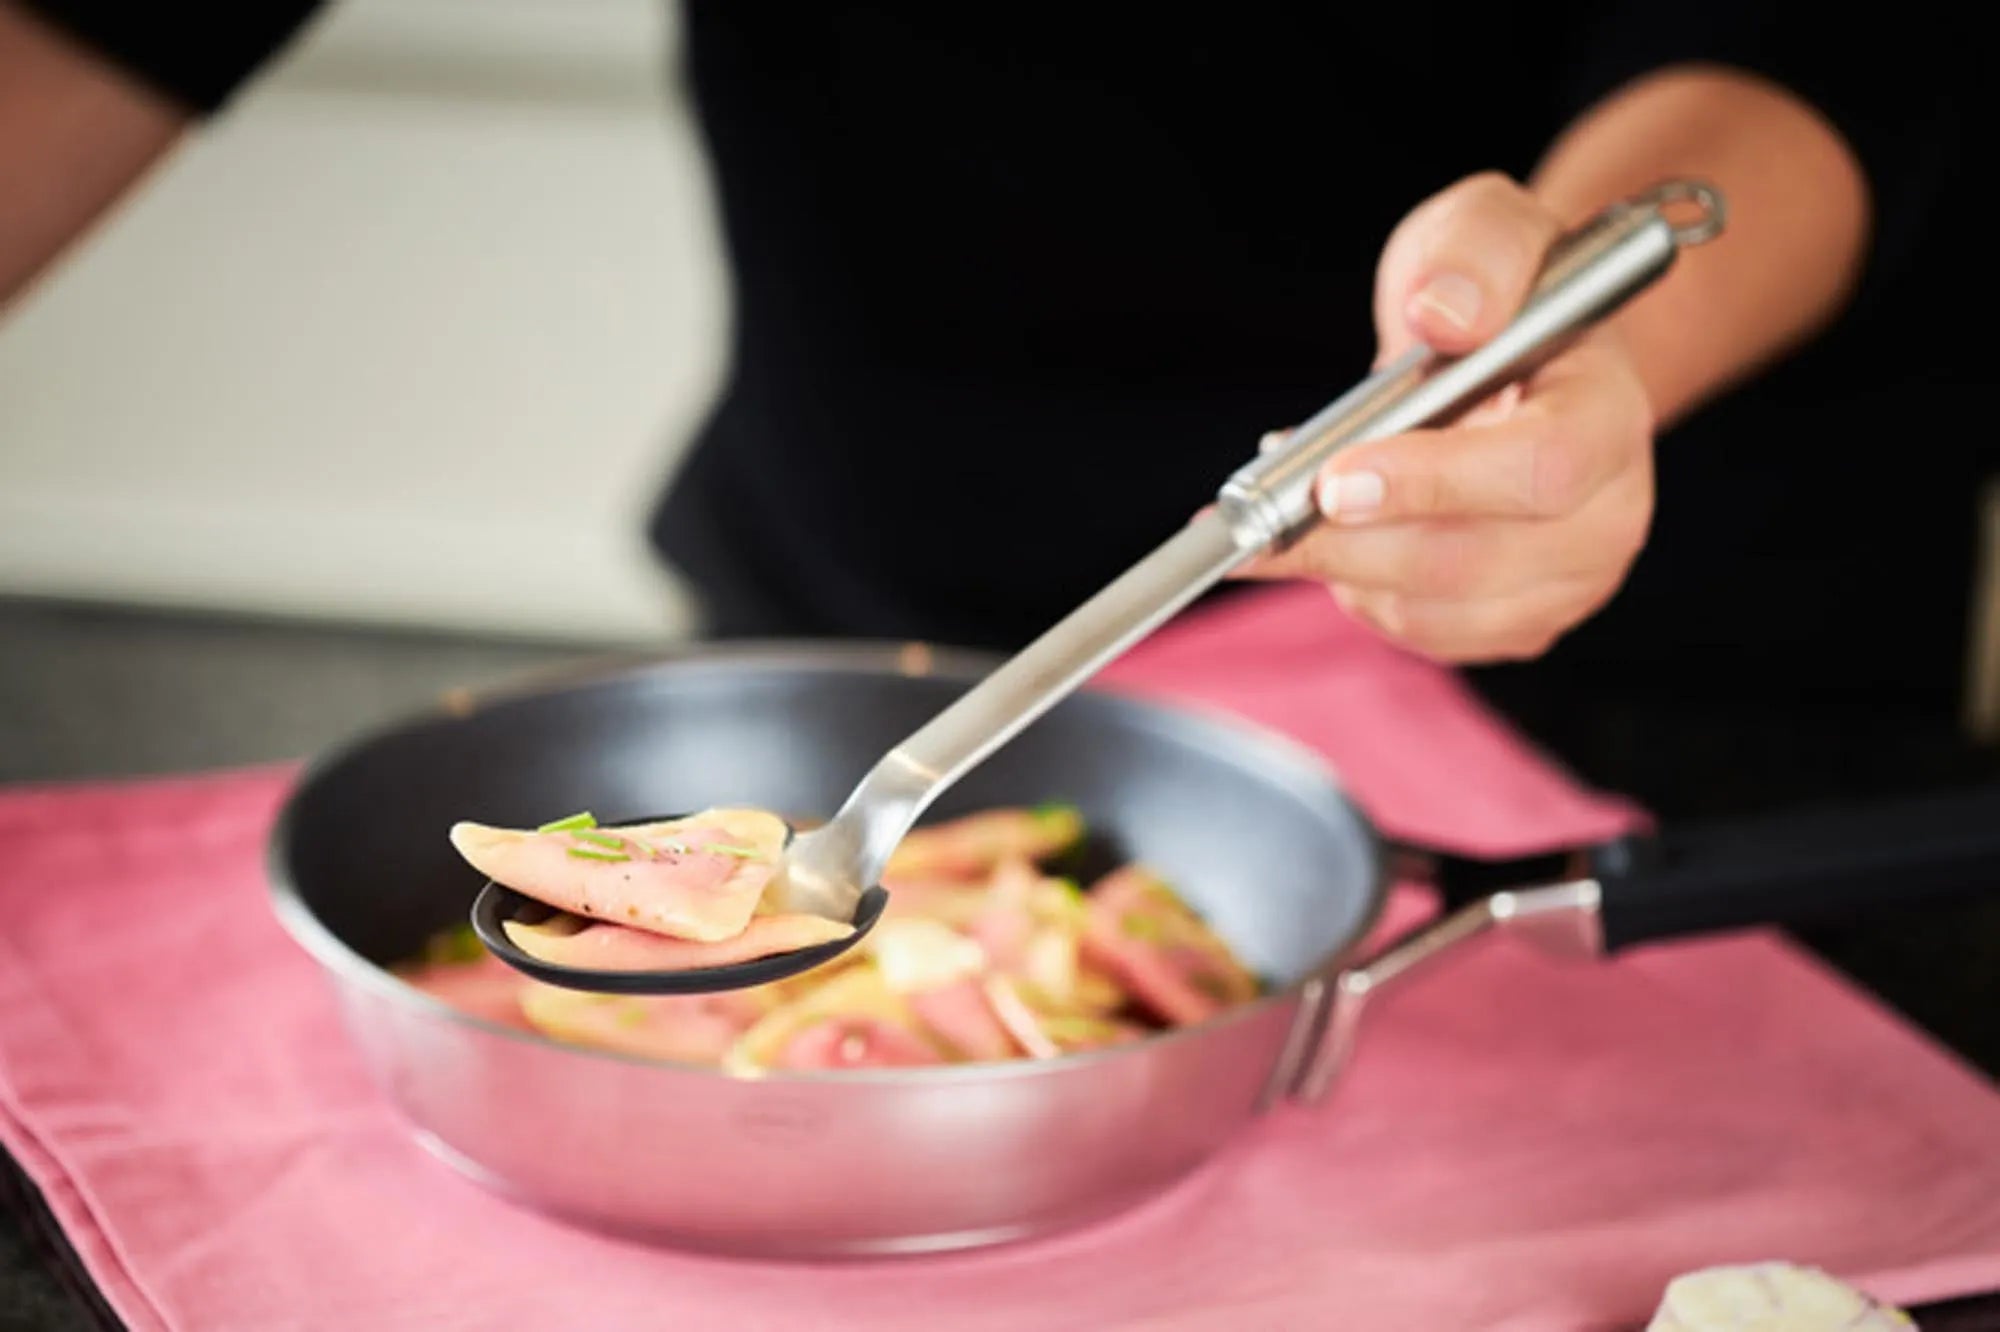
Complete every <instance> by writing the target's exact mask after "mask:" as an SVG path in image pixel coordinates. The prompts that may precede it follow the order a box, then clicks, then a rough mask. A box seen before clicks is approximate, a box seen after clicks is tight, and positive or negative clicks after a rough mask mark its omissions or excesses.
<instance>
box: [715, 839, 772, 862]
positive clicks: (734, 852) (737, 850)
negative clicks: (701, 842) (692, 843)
mask: <svg viewBox="0 0 2000 1332" xmlns="http://www.w3.org/2000/svg"><path fill="white" fill-rule="evenodd" d="M700 850H703V851H713V852H715V853H716V854H717V855H723V856H739V857H741V858H742V859H744V860H755V859H756V858H757V857H759V856H761V855H763V854H764V853H763V852H762V851H759V850H758V849H757V848H756V847H754V846H737V845H736V844H735V843H734V842H710V843H709V844H708V845H707V846H704V847H701V848H700Z"/></svg>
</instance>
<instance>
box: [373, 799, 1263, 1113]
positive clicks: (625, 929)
mask: <svg viewBox="0 0 2000 1332" xmlns="http://www.w3.org/2000/svg"><path fill="white" fill-rule="evenodd" d="M783 828H784V824H783V821H782V820H779V819H777V818H776V817H775V816H773V815H764V814H761V813H759V812H756V811H742V810H722V811H709V812H705V813H703V814H697V815H694V816H691V817H689V818H686V819H678V820H674V821H672V822H671V823H650V824H644V825H634V826H632V827H629V828H617V827H604V828H600V827H598V826H597V824H596V823H595V821H594V820H590V819H588V817H587V816H577V817H575V818H572V819H568V820H561V821H559V822H558V823H556V824H551V825H546V826H545V827H543V828H541V829H537V830H535V831H533V832H521V831H514V830H506V829H492V828H483V827H479V826H478V825H466V824H461V825H460V826H459V828H457V829H454V830H453V841H454V843H455V844H457V845H458V846H459V849H460V852H461V853H462V854H464V855H465V856H466V858H467V859H468V860H469V861H471V862H472V863H473V865H474V866H475V867H476V868H478V869H480V870H481V871H482V872H484V873H487V874H489V875H492V876H493V877H494V879H495V881H496V882H500V883H504V884H506V885H507V886H508V887H511V888H514V889H515V891H517V892H520V893H521V894H523V895H524V896H528V897H532V898H534V899H535V900H536V901H538V902H542V903H545V904H547V905H548V906H550V907H551V908H559V909H557V910H553V911H552V913H551V915H550V916H549V918H548V919H546V920H542V921H534V922H524V921H509V922H508V923H507V934H508V938H509V939H511V940H512V941H513V942H514V943H515V945H516V946H517V947H519V948H521V949H522V950H523V951H524V952H528V953H531V954H532V955H534V956H536V957H540V958H546V959H548V960H551V961H555V962H559V963H562V964H564V965H570V966H578V967H602V968H604V969H607V970H626V969H631V970H653V969H660V968H669V967H676V966H712V965H717V964H720V963H723V962H728V961H732V960H736V959H738V958H746V957H756V956H763V955H765V954H767V953H771V952H781V951H786V950H790V949H795V948H799V947H803V946H807V945H809V944H810V943H814V942H819V941H821V940H824V939H825V938H827V937H829V933H828V932H829V931H831V932H833V933H834V934H835V935H837V934H838V932H840V931H841V930H843V929H845V928H846V927H843V926H841V925H840V924H839V923H838V922H832V921H827V920H824V919H822V918H820V917H816V916H800V915H796V914H789V913H784V912H781V911H777V910H775V909H774V908H773V906H772V904H771V897H772V894H771V893H770V892H769V889H770V887H771V884H772V882H773V880H774V879H775V877H776V872H777V868H778V866H779V864H780V860H781V857H782V853H783V846H784V834H783ZM1083 833H1084V826H1083V820H1082V818H1081V816H1080V815H1079V814H1078V813H1077V811H1075V810H1073V809H1068V808H1065V807H1044V808H1042V809H1038V810H1026V809H1007V810H991V811H985V812H981V813H977V814H972V815H968V816H966V817H964V818H961V819H958V820H954V821H950V822H945V823H939V824H933V825H931V826H928V827H924V828H918V829H916V830H915V831H913V832H912V833H910V834H909V836H908V837H907V838H906V839H905V840H904V842H903V843H902V845H900V846H899V847H898V848H897V851H896V853H895V855H894V856H893V857H892V859H891V867H890V873H889V876H887V877H886V879H885V885H886V886H887V887H888V888H889V889H890V893H891V898H890V900H891V903H892V907H891V910H890V913H889V914H888V915H887V916H886V917H885V918H884V919H883V920H882V922H881V923H880V924H879V925H878V926H877V927H876V929H875V931H874V933H873V934H872V935H870V936H869V937H868V938H867V939H864V940H863V941H862V942H861V944H860V945H859V946H857V947H856V948H855V949H854V950H852V951H850V952H849V953H846V954H843V955H842V956H840V957H838V958H836V959H834V960H833V961H832V962H829V963H826V964H824V965H822V966H819V967H817V968H815V969H813V970H810V971H807V972H804V973H802V974H800V975H797V976H793V977H790V978H788V979H786V980H782V981H776V982H772V983H768V984H764V985H759V986H755V987H752V988H748V989H744V990H738V991H731V992H726V993H720V994H713V995H610V994H592V993H586V992H581V991H576V990H567V989H560V988H558V987H555V986H551V985H547V984H543V983H542V982H540V981H536V980H533V979H531V978H528V977H526V976H522V975H521V974H520V973H518V972H514V971H512V970H511V969H509V968H507V967H504V966H501V965H499V964H498V963H497V962H495V961H494V960H493V959H492V958H491V957H490V956H489V955H488V954H486V952H485V951H484V949H483V948H482V947H481V946H480V944H479V941H478V939H477V938H476V937H474V936H473V935H472V933H471V931H470V930H469V929H460V930H456V931H450V932H447V933H446V934H443V935H440V936H439V937H438V938H436V939H434V940H433V941H432V942H431V944H430V945H429V946H428V947H427V949H426V952H425V954H424V956H423V957H421V958H419V959H413V960H412V962H411V964H410V965H408V966H406V967H403V968H401V969H399V970H400V973H401V974H402V975H403V977H404V979H406V980H408V981H409V982H410V983H411V984H413V985H416V986H418V987H419V988H421V989H424V990H426V991H427V992H429V993H430V994H432V995H434V996H435V997H437V998H438V999H440V1000H441V1001H443V1002H445V1003H447V1004H451V1005H452V1006H453V1007H456V1008H459V1009H461V1010H462V1011H465V1012H468V1013H471V1014H473V1015H474V1016H478V1017H482V1018H485V1019H487V1020H489V1021H495V1022H501V1023H504V1024H506V1025H510V1026H515V1027H525V1028H528V1029H530V1030H533V1031H536V1032H539V1033H541V1034H542V1035H544V1036H547V1037H549V1038H551V1039H553V1040H557V1041H561V1042H563V1043H565V1044H569V1045H577V1046H583V1047H587V1048H593V1049H600V1050H605V1051H609V1052H613V1053H617V1054H623V1055H628V1056H634V1057H639V1058H651V1059H661V1060H668V1061H671V1062H676V1063H691V1064H698V1065H706V1066H711V1067H720V1068H724V1069H727V1070H729V1071H731V1072H734V1073H737V1074H740V1075H746V1076H751V1075H756V1074H759V1073H761V1072H766V1071H778V1070H818V1071H829V1070H841V1069H860V1068H887V1067H911V1066H920V1065H932V1064H937V1065H942V1064H952V1063H982V1062H992V1061H1001V1060H1012V1059H1023V1058H1035V1059H1047V1058H1054V1057H1056V1056H1059V1055H1063V1054H1068V1053H1071V1052H1074V1051H1080V1050H1088V1049H1091V1048H1094V1047H1097V1046H1103V1045H1109V1044H1114V1043H1118V1042H1122V1041H1129V1040H1136V1039H1138V1038H1140V1037H1143V1036H1145V1035H1147V1034H1148V1033H1150V1032H1154V1031H1159V1030H1162V1029H1165V1028H1170V1027H1174V1026H1182V1025H1188V1024H1191V1023H1194V1022H1199V1021H1203V1020H1205V1019H1206V1018H1208V1017H1212V1016H1214V1015H1215V1014H1217V1013H1219V1012H1221V1011H1223V1010H1224V1009H1227V1008H1230V1007H1233V1006H1235V1005H1237V1004H1241V1003H1246V1002H1248V1001H1249V1000H1251V999H1253V998H1255V997H1256V996H1257V995H1258V994H1259V993H1260V992H1261V988H1262V987H1261V986H1260V984H1259V982H1258V980H1257V978H1256V977H1255V976H1254V975H1252V973H1251V972H1250V971H1249V970H1248V968H1246V967H1245V966H1244V965H1243V964H1242V963H1241V962H1240V961H1239V960H1238V959H1237V958H1236V957H1235V955H1234V954H1233V952H1231V950H1230V949H1229V947H1228V945H1227V944H1225V943H1224V942H1223V941H1222V940H1221V939H1220V938H1218V937H1217V936H1216V935H1215V934H1214V933H1213V931H1211V930H1209V929H1208V927H1207V926H1206V925H1205V924H1204V923H1203V922H1202V920H1201V918H1200V917H1199V916H1198V915H1197V914H1196V913H1195V912H1194V911H1193V910H1192V909H1190V908H1189V907H1188V906H1187V905H1186V904H1185V903H1184V902H1183V901H1182V900H1181V899H1180V898H1179V896H1178V895H1176V894H1175V893H1173V891H1172V890H1171V889H1170V888H1169V887H1168V886H1167V885H1166V884H1165V882H1164V881H1162V880H1161V879H1160V878H1159V877H1158V876H1157V875H1154V874H1152V873H1150V872H1148V871H1146V870H1144V869H1141V868H1140V867H1137V866H1129V865H1128V866H1124V867H1121V868H1119V869H1117V870H1114V871H1113V872H1112V873H1111V874H1109V875H1106V876H1105V877H1103V878H1102V879H1100V880H1098V881H1097V883H1096V884H1095V885H1094V886H1093V887H1092V888H1091V889H1090V890H1089V891H1087V892H1086V891H1084V890H1083V889H1082V888H1080V887H1079V886H1078V884H1077V883H1076V882H1074V881H1073V880H1071V879H1069V878H1066V877H1064V876H1063V875H1062V874H1060V873H1057V872H1055V870H1054V869H1053V868H1052V866H1053V865H1054V863H1055V862H1058V861H1061V860H1062V859H1063V858H1064V857H1066V856H1068V855H1069V854H1070V853H1071V852H1073V851H1074V850H1075V849H1076V848H1077V846H1078V845H1079V844H1080V843H1081V841H1082V838H1083ZM581 834H589V835H581ZM724 837H727V838H729V839H733V840H728V841H721V840H719V839H721V838H724ZM718 846H727V847H730V848H741V850H742V851H743V852H745V853H749V852H755V853H756V854H754V855H752V854H740V855H738V854H734V853H733V852H732V851H730V850H717V849H714V848H716V847H718ZM677 848H685V850H679V849H677ZM572 851H602V852H605V853H614V852H623V853H624V855H625V856H626V858H625V859H622V860H620V859H611V858H603V859H600V858H598V857H596V856H591V855H573V854H572ZM767 852H768V859H767V858H766V856H767ZM475 857H476V858H475ZM717 857H726V858H730V860H731V864H730V866H729V867H728V870H727V872H722V873H718V868H719V867H718V866H717V865H716V864H714V863H713V860H714V858H717ZM898 876H901V877H898ZM750 884H757V885H759V886H758V887H757V888H756V889H755V890H754V891H753V890H751V889H750V888H749V887H748V885H750ZM702 893H713V894H715V895H717V896H720V897H724V898H727V899H729V900H728V902H727V904H726V905H725V906H717V905H716V904H715V903H713V902H711V901H709V900H706V899H704V898H703V897H701V896H700V894H702ZM746 900H747V903H748V905H747V907H746V906H745V904H744V903H745V901H746ZM738 916H741V917H742V919H743V924H742V925H741V926H740V927H739V928H738V930H737V932H736V933H735V934H731V935H726V936H722V937H710V938H707V939H698V938H694V937H691V936H689V935H687V934H675V933H672V932H671V931H669V930H667V929H665V928H663V927H664V926H665V925H667V924H669V923H671V924H672V925H674V926H676V927H677V928H682V929H685V928H688V925H687V922H690V921H693V922H699V923H700V924H699V925H697V926H696V928H705V929H706V930H707V932H708V933H710V934H711V935H714V934H715V933H716V930H715V929H714V925H715V922H717V921H728V920H733V919H736V918H737V917H738ZM628 921H629V922H632V923H630V924H627V923H623V922H628Z"/></svg>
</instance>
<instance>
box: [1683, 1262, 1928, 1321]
mask: <svg viewBox="0 0 2000 1332" xmlns="http://www.w3.org/2000/svg"><path fill="white" fill-rule="evenodd" d="M1914 1327H1916V1324H1915V1323H1914V1322H1912V1321H1911V1320H1910V1317H1909V1315H1908V1314H1905V1313H1903V1312H1902V1311H1901V1310H1900V1309H1894V1308H1891V1307H1889V1306H1888V1305H1885V1304H1880V1303H1877V1302H1876V1301H1874V1300H1872V1299H1870V1298H1869V1297H1868V1296H1866V1295H1864V1294H1862V1293H1861V1292H1860V1291H1858V1290H1855V1289H1854V1288H1853V1287H1851V1286H1847V1285H1844V1284H1842V1283H1841V1282H1839V1281H1836V1280H1834V1279H1833V1278H1832V1277H1830V1276H1828V1275H1827V1274H1826V1273H1824V1272H1822V1271H1820V1270H1819V1269H1818V1268H1815V1267H1799V1266H1796V1265H1794V1264H1792V1263H1750V1264H1746V1265H1744V1266H1741V1267H1712V1268H1709V1269H1707V1270H1706V1271H1701V1272H1690V1273H1688V1274H1687V1275H1686V1276H1680V1277H1675V1278H1674V1280H1673V1282H1672V1283H1671V1284H1669V1285H1668V1286H1667V1293H1666V1298H1665V1299H1664V1300H1663V1301H1662V1302H1661V1304H1660V1307H1659V1309H1658V1310H1657V1311H1656V1312H1655V1313H1654V1314H1653V1321H1652V1322H1650V1323H1648V1324H1646V1332H1822V1329H1834V1328H1841V1329H1848V1330H1849V1332H1898V1329H1907V1328H1914Z"/></svg>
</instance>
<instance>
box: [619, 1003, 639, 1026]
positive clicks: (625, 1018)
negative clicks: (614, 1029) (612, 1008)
mask: <svg viewBox="0 0 2000 1332" xmlns="http://www.w3.org/2000/svg"><path fill="white" fill-rule="evenodd" d="M645 1024H646V1006H645V1005H644V1004H640V1003H634V1002H631V1001H629V1000H628V1001H627V1002H626V1003H625V1004H624V1005H623V1006H621V1007H620V1008H619V1010H618V1025H619V1026H621V1027H642V1026H644V1025H645Z"/></svg>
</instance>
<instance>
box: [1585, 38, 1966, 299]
mask: <svg viewBox="0 0 2000 1332" xmlns="http://www.w3.org/2000/svg"><path fill="white" fill-rule="evenodd" d="M1964 28H1965V25H1964V23H1963V22H1962V21H1961V20H1959V19H1958V18H1957V17H1956V11H1955V10H1954V8H1953V6H1952V5H1951V4H1949V3H1948V0H1903V2H1902V3H1900V4H1898V5H1897V7H1896V9H1895V11H1894V14H1893V17H1890V18H1888V19H1887V20H1886V21H1883V16H1881V15H1874V14H1866V13H1864V12H1863V11H1857V10H1847V11H1844V12H1843V11H1841V10H1840V9H1839V8H1838V7H1831V6H1829V7H1812V8H1808V7H1805V6H1797V5H1789V6H1788V5H1784V4H1781V3H1771V2H1759V0H1733V2H1732V0H1724V2H1723V3H1716V4H1701V3H1694V2H1693V0H1650V3H1622V2H1621V3H1616V4H1604V3H1601V0H1600V3H1596V4H1582V5H1578V6H1576V7H1575V8H1574V9H1573V10H1572V17H1571V19H1570V35H1569V37H1568V38H1567V41H1568V43H1569V44H1570V51H1569V53H1568V54H1569V59H1568V60H1567V62H1566V68H1568V69H1569V70H1570V71H1572V73H1571V78H1570V81H1569V83H1568V86H1567V87H1566V88H1565V89H1564V90H1563V92H1564V97H1563V101H1564V103H1565V109H1566V110H1567V111H1568V113H1569V114H1570V115H1572V116H1573V115H1576V114H1580V113H1581V112H1582V111H1583V110H1585V109H1586V108H1587V107H1588V106H1589V105H1590V104H1591V103H1593V102H1595V101H1597V100H1599V99H1600V98H1602V97H1604V96H1606V95H1607V94H1609V93H1611V92H1613V91H1614V90H1616V89H1617V88H1618V87H1619V86H1620V85H1621V84H1624V83H1626V82H1628V81H1630V80H1632V79H1634V78H1637V77H1639V76H1640V75H1643V74H1645V73H1647V72H1649V71H1651V70H1656V69H1659V68H1661V67H1663V66H1666V65H1673V64H1684V63H1695V62H1700V63H1714V64H1724V65H1731V66H1734V67H1736V68H1738V69H1743V70H1747V71H1749V72H1751V73H1754V74H1759V75H1762V76H1763V77H1765V78H1768V79H1770V80H1772V81H1773V82H1775V83H1778V84H1780V85H1782V86H1784V87H1785V88H1787V89H1789V90H1790V91H1791V92H1793V93H1795V94H1797V95H1798V96H1799V97H1801V98H1802V99H1804V100H1805V101H1806V102H1808V103H1810V104H1811V105H1812V106H1813V107H1814V108H1815V109H1817V110H1818V111H1819V112H1820V114H1821V115H1823V116H1824V117H1825V118H1826V119H1827V121H1828V122H1829V123H1830V124H1832V125H1833V127H1834V128H1835V129H1836V130H1838V131H1839V133H1840V135H1841V136H1842V137H1843V138H1844V139H1845V140H1846V141H1847V143H1848V145H1849V147H1850V148H1852V149H1853V151H1854V153H1855V156H1856V157H1857V158H1858V159H1859V161H1860V163H1861V167H1862V170H1863V171H1864V172H1865V174H1866V175H1867V177H1868V182H1869V188H1870V193H1871V195H1872V196H1873V201H1874V207H1875V227H1874V232H1873V236H1872V238H1871V248H1870V252H1869V254H1868V256H1867V269H1866V277H1865V278H1864V285H1863V291H1862V293H1861V294H1862V295H1863V296H1866V295H1868V294H1869V293H1870V292H1871V291H1873V290H1875V289H1879V288H1880V287H1881V286H1883V285H1884V284H1890V285H1893V284H1895V283H1898V282H1900V281H1903V280H1906V279H1907V278H1909V277H1910V276H1911V270H1912V268H1913V267H1915V266H1918V265H1919V261H1920V259H1921V253H1922V250H1923V247H1924V245H1925V243H1926V237H1927V236H1930V235H1932V234H1934V232H1933V224H1934V222H1935V216H1934V215H1935V213H1936V212H1937V210H1938V208H1939V206H1940V200H1941V199H1942V198H1943V197H1944V196H1945V194H1946V193H1947V192H1948V187H1949V186H1950V185H1951V184H1952V180H1953V177H1954V175H1955V174H1956V173H1957V172H1958V171H1959V170H1960V166H1961V163H1962V161H1963V157H1962V154H1963V153H1964V151H1965V149H1966V147H1967V145H1965V144H1964V143H1963V142H1962V140H1963V136H1964V134H1965V132H1966V128H1965V126H1966V111H1967V105H1966V100H1965V99H1966V98H1967V97H1969V96H1970V95H1971V94H1972V90H1973V89H1974V88H1976V87H1977V86H1978V83H1977V81H1976V80H1975V79H1973V78H1972V77H1971V69H1972V56H1973V53H1974V52H1975V51H1976V50H1977V49H1978V47H1977V44H1976V43H1975V42H1974V41H1973V40H1972V34H1971V33H1970V32H1969V31H1966V30H1964ZM1955 29H1956V30H1957V31H1954V30H1955Z"/></svg>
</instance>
